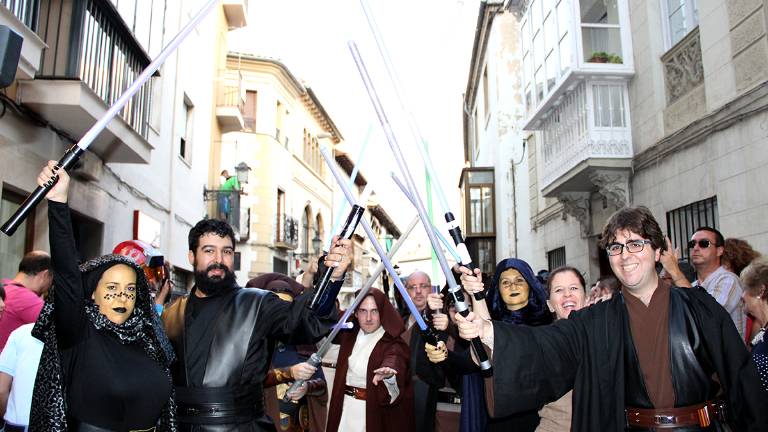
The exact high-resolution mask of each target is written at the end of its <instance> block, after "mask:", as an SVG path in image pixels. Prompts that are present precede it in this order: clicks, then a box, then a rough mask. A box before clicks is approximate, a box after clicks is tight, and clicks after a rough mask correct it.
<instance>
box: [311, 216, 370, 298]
mask: <svg viewBox="0 0 768 432" xmlns="http://www.w3.org/2000/svg"><path fill="white" fill-rule="evenodd" d="M364 211H365V209H364V208H362V207H360V206H359V205H357V204H355V205H353V206H352V210H350V212H349V215H348V216H347V221H346V222H344V227H343V228H342V229H341V232H340V233H339V238H343V239H350V238H352V234H354V233H355V229H356V228H357V225H358V224H359V223H360V219H362V218H363V212H364ZM333 270H334V268H333V267H327V268H326V269H325V271H324V272H323V275H322V277H321V278H320V282H318V284H317V286H316V287H315V295H314V296H313V297H312V300H311V301H310V302H309V303H308V307H309V308H310V309H312V310H316V309H317V308H318V307H319V305H321V304H325V300H326V297H327V296H328V295H329V292H328V285H330V283H331V275H332V274H333Z"/></svg>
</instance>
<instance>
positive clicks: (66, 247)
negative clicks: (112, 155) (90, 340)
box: [37, 161, 86, 349]
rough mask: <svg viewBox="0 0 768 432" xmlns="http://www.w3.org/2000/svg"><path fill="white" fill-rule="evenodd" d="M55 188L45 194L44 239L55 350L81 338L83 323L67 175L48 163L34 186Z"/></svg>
mask: <svg viewBox="0 0 768 432" xmlns="http://www.w3.org/2000/svg"><path fill="white" fill-rule="evenodd" d="M55 176H58V181H57V182H56V185H54V187H53V188H52V189H51V191H50V192H48V196H47V198H48V236H49V242H50V247H51V266H52V267H53V286H54V287H55V288H54V291H53V298H54V305H55V308H54V319H55V322H56V336H57V339H58V342H59V348H60V349H65V348H67V347H69V346H72V345H74V344H75V343H76V342H77V341H78V338H79V337H80V336H81V335H82V331H81V330H82V328H83V326H84V325H85V323H86V318H85V309H84V307H83V303H84V301H85V290H84V289H83V283H82V279H81V277H80V270H79V269H78V267H77V256H78V253H77V248H76V247H75V237H74V234H73V233H72V221H71V219H70V215H69V206H68V205H67V193H68V191H69V175H67V173H66V171H64V170H62V169H58V168H57V167H56V161H48V165H46V166H45V167H44V168H43V170H42V171H41V172H40V175H39V176H38V177H37V183H38V184H39V185H40V186H42V185H44V184H46V183H48V182H51V181H55V180H54V179H55Z"/></svg>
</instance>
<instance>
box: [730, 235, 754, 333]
mask: <svg viewBox="0 0 768 432" xmlns="http://www.w3.org/2000/svg"><path fill="white" fill-rule="evenodd" d="M759 256H760V252H758V251H756V250H754V249H752V245H750V244H749V243H748V242H746V241H745V240H742V239H738V238H727V239H725V246H724V249H723V256H722V263H723V267H724V268H725V269H726V270H728V271H729V272H733V273H734V274H737V275H739V274H741V272H742V270H744V268H745V267H747V266H748V265H749V263H751V262H752V261H753V260H754V259H755V258H757V257H759ZM758 331H760V326H759V325H758V324H757V322H755V320H754V319H753V318H752V316H751V315H749V314H747V331H746V334H745V335H744V340H745V341H746V342H749V341H750V340H751V339H752V336H753V335H755V334H757V332H758Z"/></svg>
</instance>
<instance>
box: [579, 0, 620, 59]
mask: <svg viewBox="0 0 768 432" xmlns="http://www.w3.org/2000/svg"><path fill="white" fill-rule="evenodd" d="M579 6H580V9H581V42H582V48H583V50H584V61H585V62H587V63H624V60H623V58H622V49H621V26H620V25H619V7H618V6H619V5H618V0H579Z"/></svg>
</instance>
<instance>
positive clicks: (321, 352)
mask: <svg viewBox="0 0 768 432" xmlns="http://www.w3.org/2000/svg"><path fill="white" fill-rule="evenodd" d="M417 223H419V218H418V217H414V218H413V220H411V223H410V224H409V225H408V228H406V229H405V231H403V234H402V235H401V236H400V238H399V239H397V241H396V242H395V244H393V245H392V248H391V249H390V250H389V254H388V255H387V257H389V259H390V260H391V259H392V258H393V257H394V256H395V253H397V250H398V249H400V245H402V244H403V243H405V239H406V238H407V237H408V236H409V235H410V234H411V231H413V229H414V228H415V227H416V224H417ZM384 270H385V268H384V264H383V263H379V265H378V266H377V267H376V270H374V271H373V273H371V276H370V277H369V278H368V280H367V281H366V283H365V285H363V287H362V288H361V289H360V293H358V294H357V297H355V300H354V301H353V302H352V305H350V306H349V307H348V308H347V310H345V311H344V314H343V315H342V316H341V318H340V319H339V322H338V323H336V325H334V326H333V330H331V333H330V334H329V335H328V336H327V337H326V338H325V341H323V343H322V344H321V345H320V348H318V349H317V352H316V353H314V354H312V356H310V358H309V360H307V363H309V364H311V365H312V366H314V367H318V366H319V365H320V364H321V362H322V359H323V357H325V354H327V353H328V350H329V349H330V348H331V345H332V344H333V340H334V339H335V338H336V335H337V334H339V331H341V329H343V328H345V325H346V324H347V321H348V320H349V317H350V316H352V314H353V313H354V312H355V309H357V306H358V305H359V304H360V303H362V302H363V299H365V297H366V296H367V295H368V291H370V290H371V287H372V286H373V284H374V283H376V279H378V277H379V275H381V273H382V272H383V271H384ZM302 384H304V380H296V381H294V382H293V384H291V387H290V388H289V389H288V391H287V392H286V393H285V396H283V402H288V401H289V400H290V399H291V398H290V397H289V396H288V393H293V392H296V391H297V390H298V389H299V387H301V385H302Z"/></svg>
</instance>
